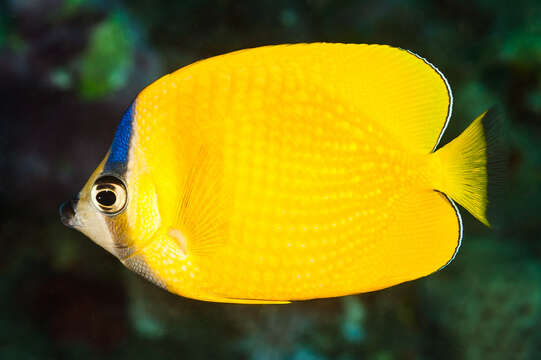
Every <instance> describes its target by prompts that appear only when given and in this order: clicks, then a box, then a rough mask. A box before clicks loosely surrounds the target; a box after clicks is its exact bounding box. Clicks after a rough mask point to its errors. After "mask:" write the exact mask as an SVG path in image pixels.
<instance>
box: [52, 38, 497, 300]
mask: <svg viewBox="0 0 541 360" xmlns="http://www.w3.org/2000/svg"><path fill="white" fill-rule="evenodd" d="M451 109H452V94H451V89H450V87H449V84H448V82H447V80H446V79H445V77H444V76H443V75H442V74H441V72H440V71H439V70H438V69H436V68H435V67H434V66H433V65H432V64H430V63H429V62H428V61H426V60H425V59H423V58H421V57H419V56H417V55H415V54H413V53H410V52H408V51H405V50H401V49H397V48H392V47H388V46H381V45H356V44H323V43H320V44H297V45H279V46H268V47H261V48H255V49H248V50H242V51H238V52H234V53H230V54H226V55H221V56H217V57H214V58H210V59H206V60H203V61H199V62H196V63H194V64H192V65H189V66H187V67H184V68H182V69H180V70H178V71H176V72H174V73H172V74H169V75H166V76H164V77H162V78H161V79H159V80H157V81H156V82H154V83H153V84H151V85H150V86H148V87H147V88H145V89H144V90H143V91H142V92H141V93H140V94H139V95H138V96H137V97H136V98H135V100H134V101H133V103H132V104H131V105H130V107H129V108H128V110H127V111H126V113H125V114H124V116H123V118H122V121H121V123H120V125H119V128H118V130H117V133H116V134H115V138H114V140H113V145H112V147H111V149H110V150H109V152H108V154H107V155H106V157H105V158H104V160H103V161H102V163H101V164H100V165H99V166H98V168H97V169H96V171H95V172H94V174H93V175H92V176H91V177H90V179H89V181H88V183H87V184H86V185H85V187H84V188H83V190H82V191H81V192H80V193H79V195H78V201H77V203H76V204H75V203H71V204H68V205H69V206H68V205H66V206H64V207H63V208H62V209H61V212H62V213H63V219H64V222H65V223H67V224H68V225H70V226H73V227H75V228H77V229H78V230H80V231H82V232H83V233H85V234H87V235H88V236H89V237H90V238H92V239H93V240H94V241H95V242H97V243H98V244H100V245H101V246H103V247H104V248H105V249H107V250H108V251H109V252H111V253H112V254H113V255H115V256H116V257H118V258H119V260H120V261H121V262H122V263H123V264H124V265H126V266H127V267H128V268H130V269H132V270H134V271H136V272H137V273H139V274H141V275H142V276H144V277H145V278H147V279H148V280H150V281H152V282H154V283H155V284H157V285H159V286H161V287H163V288H165V289H167V290H169V291H171V292H173V293H175V294H179V295H182V296H186V297H190V298H195V299H200V300H207V301H220V302H240V303H275V302H286V301H290V300H301V299H311V298H321V297H334V296H341V295H347V294H353V293H361V292H367V291H373V290H377V289H382V288H385V287H389V286H392V285H395V284H399V283H402V282H405V281H408V280H413V279H417V278H419V277H422V276H426V275H428V274H430V273H432V272H434V271H437V270H438V269H440V268H442V267H444V266H445V265H446V264H448V263H449V262H450V261H451V260H452V259H453V258H454V256H455V255H456V252H457V251H458V248H459V246H460V242H461V239H462V222H461V218H460V213H459V211H458V209H457V207H456V205H455V204H454V202H453V200H452V199H454V200H456V201H457V202H459V203H460V204H461V205H463V206H464V207H465V208H466V209H467V210H469V211H470V212H471V213H472V214H473V215H474V216H476V217H477V218H478V219H479V220H481V221H482V222H484V223H486V224H488V222H489V220H488V219H487V216H486V209H487V204H488V202H489V200H488V190H487V189H488V186H487V184H488V182H489V180H488V177H489V171H488V170H487V169H488V164H489V161H488V155H487V154H488V149H489V145H488V144H489V141H488V139H489V137H488V136H486V135H487V132H486V131H487V129H489V126H487V124H492V123H493V122H494V120H492V119H493V116H492V114H491V113H490V112H489V113H488V114H487V113H484V114H482V115H481V116H480V117H479V118H478V119H476V120H475V121H474V122H473V123H472V125H471V126H470V127H469V128H468V129H466V131H465V132H464V133H463V134H462V135H460V136H459V137H458V138H457V139H455V140H454V141H453V142H451V143H450V144H448V145H446V146H445V147H443V148H441V149H440V150H438V151H435V149H436V148H437V145H438V143H439V140H440V139H441V136H442V134H443V131H444V130H445V127H446V126H447V123H448V121H449V118H450V116H451ZM111 194H113V195H111ZM122 194H125V196H124V198H125V199H124V200H122ZM111 196H112V197H111ZM119 199H120V200H119ZM106 205H107V206H109V207H107V206H106Z"/></svg>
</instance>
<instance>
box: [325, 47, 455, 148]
mask: <svg viewBox="0 0 541 360" xmlns="http://www.w3.org/2000/svg"><path fill="white" fill-rule="evenodd" d="M342 46H344V47H345V50H347V51H332V50H331V51H329V54H334V55H333V57H334V60H335V61H336V65H337V66H338V67H339V68H341V69H343V70H341V71H336V70H335V71H333V72H332V73H333V74H334V76H339V77H344V78H345V79H343V82H346V83H349V84H350V86H351V100H352V101H354V102H355V104H356V106H357V108H358V109H359V110H360V111H362V113H363V114H364V115H365V116H367V117H369V118H370V119H374V120H376V121H377V122H378V123H380V124H381V125H383V126H384V127H385V128H387V130H388V131H390V132H391V133H392V134H394V135H395V136H396V139H397V140H399V141H401V142H403V143H404V145H405V146H407V147H409V148H410V149H412V150H414V151H419V152H423V153H429V152H431V151H434V150H435V149H436V147H437V145H438V143H439V141H440V139H441V137H442V134H443V132H444V131H445V128H446V127H447V123H448V122H449V119H450V117H451V111H452V105H453V96H452V93H451V87H450V86H449V83H448V82H447V80H446V79H445V77H444V76H443V74H442V73H441V72H440V71H439V70H438V69H437V68H436V67H435V66H434V65H432V64H431V63H430V62H428V61H427V60H426V59H424V58H422V57H420V56H418V55H416V54H414V53H412V52H410V51H407V50H403V49H399V48H394V47H390V46H386V45H342ZM340 80H341V79H328V81H330V82H332V81H340Z"/></svg>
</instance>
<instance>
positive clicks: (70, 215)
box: [58, 199, 78, 228]
mask: <svg viewBox="0 0 541 360" xmlns="http://www.w3.org/2000/svg"><path fill="white" fill-rule="evenodd" d="M76 206H77V199H74V200H68V201H66V202H65V203H63V204H62V205H60V207H59V208H58V212H59V213H60V221H62V224H64V225H66V226H67V227H70V228H73V227H75V226H76V225H77V224H78V222H77V221H76V213H75V207H76Z"/></svg>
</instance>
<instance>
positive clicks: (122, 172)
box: [59, 154, 160, 260]
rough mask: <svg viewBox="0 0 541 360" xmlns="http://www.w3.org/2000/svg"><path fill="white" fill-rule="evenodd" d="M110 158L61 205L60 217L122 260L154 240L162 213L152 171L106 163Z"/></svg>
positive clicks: (66, 223) (69, 225) (65, 223)
mask: <svg viewBox="0 0 541 360" xmlns="http://www.w3.org/2000/svg"><path fill="white" fill-rule="evenodd" d="M108 158H109V154H107V155H106V156H105V158H104V159H103V161H102V162H101V163H100V164H99V165H98V167H97V168H96V170H95V171H94V172H93V173H92V175H91V176H90V178H89V179H88V181H87V182H86V184H85V185H84V187H83V188H82V189H81V191H80V192H79V193H78V194H77V195H76V196H75V198H74V199H73V200H69V201H66V202H65V203H63V204H62V205H61V206H60V209H59V210H60V219H61V221H62V223H63V224H64V225H66V226H68V227H71V228H73V229H75V230H78V231H80V232H81V233H83V234H84V235H86V236H88V237H89V238H90V239H91V240H92V241H94V242H95V243H96V244H98V245H99V246H101V247H102V248H104V249H105V250H107V251H108V252H109V253H111V254H113V255H114V256H116V257H117V258H119V259H120V260H123V259H125V258H127V257H129V256H131V255H133V254H134V253H136V252H137V251H138V250H139V249H140V248H142V247H143V246H144V244H145V243H146V242H147V241H150V240H151V238H152V235H153V234H154V233H155V232H156V230H157V228H158V226H159V224H160V216H159V212H158V208H157V200H156V194H155V188H154V185H153V181H152V178H151V177H150V176H149V174H147V173H143V172H134V171H126V167H123V169H119V168H118V167H115V166H113V167H110V166H107V165H106V164H108Z"/></svg>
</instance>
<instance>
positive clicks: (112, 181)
mask: <svg viewBox="0 0 541 360" xmlns="http://www.w3.org/2000/svg"><path fill="white" fill-rule="evenodd" d="M90 195H91V197H92V203H93V204H94V206H95V207H96V208H97V209H98V210H99V211H101V212H102V213H104V214H106V215H116V214H118V213H120V212H121V211H122V210H124V208H125V207H126V202H127V199H128V196H127V191H126V185H124V183H123V182H122V181H121V180H120V179H119V178H117V177H115V176H111V175H107V176H102V177H101V178H99V179H98V180H96V182H94V185H93V186H92V190H91V192H90Z"/></svg>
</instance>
